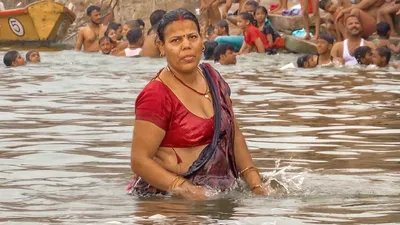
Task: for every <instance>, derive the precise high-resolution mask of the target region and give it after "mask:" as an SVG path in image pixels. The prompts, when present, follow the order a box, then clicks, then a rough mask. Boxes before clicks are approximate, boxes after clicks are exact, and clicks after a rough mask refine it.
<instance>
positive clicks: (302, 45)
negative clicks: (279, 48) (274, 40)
mask: <svg viewBox="0 0 400 225" xmlns="http://www.w3.org/2000/svg"><path fill="white" fill-rule="evenodd" d="M285 48H286V49H287V50H289V51H290V52H293V53H303V54H317V53H318V52H317V45H316V43H315V42H314V41H311V40H304V39H303V38H299V37H295V36H292V35H286V39H285Z"/></svg>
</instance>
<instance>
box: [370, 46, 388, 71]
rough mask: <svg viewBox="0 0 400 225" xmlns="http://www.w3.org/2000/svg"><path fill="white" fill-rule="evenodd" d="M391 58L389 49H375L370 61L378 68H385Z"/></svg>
mask: <svg viewBox="0 0 400 225" xmlns="http://www.w3.org/2000/svg"><path fill="white" fill-rule="evenodd" d="M391 56H392V53H391V52H390V49H388V48H386V47H381V48H377V49H375V50H374V51H373V57H372V61H373V62H374V64H375V65H376V66H378V67H387V66H388V65H389V61H390V58H391Z"/></svg>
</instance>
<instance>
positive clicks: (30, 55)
mask: <svg viewBox="0 0 400 225" xmlns="http://www.w3.org/2000/svg"><path fill="white" fill-rule="evenodd" d="M25 59H26V61H27V62H31V63H39V62H40V54H39V52H38V51H36V50H31V51H29V52H27V53H26V56H25Z"/></svg>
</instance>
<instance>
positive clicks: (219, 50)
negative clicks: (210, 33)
mask: <svg viewBox="0 0 400 225" xmlns="http://www.w3.org/2000/svg"><path fill="white" fill-rule="evenodd" d="M214 61H215V62H217V63H219V64H221V65H235V64H236V53H235V47H233V45H231V44H225V43H224V44H220V45H218V47H216V48H215V51H214Z"/></svg>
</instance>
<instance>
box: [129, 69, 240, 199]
mask: <svg viewBox="0 0 400 225" xmlns="http://www.w3.org/2000/svg"><path fill="white" fill-rule="evenodd" d="M200 68H201V70H202V72H203V74H204V76H205V78H206V80H207V83H208V86H209V88H210V91H211V93H212V95H213V107H214V136H213V139H212V142H211V143H210V144H208V145H207V146H206V147H205V148H204V149H203V151H202V152H201V153H200V155H199V158H198V159H197V160H196V161H195V162H193V164H192V165H191V166H190V168H189V170H188V171H187V172H186V173H185V174H183V177H184V178H185V179H187V180H189V181H190V182H192V183H193V184H194V185H200V186H208V187H210V188H213V189H217V190H227V189H230V188H231V187H233V186H234V185H235V184H236V179H237V178H238V172H237V169H236V166H235V155H234V137H235V122H234V114H233V109H232V104H231V100H230V97H229V96H230V88H229V86H228V84H227V83H226V82H225V81H224V80H223V78H222V77H221V75H220V74H219V73H218V72H217V71H215V70H214V69H213V68H212V67H211V65H209V64H207V63H203V64H201V65H200ZM127 191H128V192H129V193H130V194H137V195H152V194H166V192H165V191H162V190H159V189H157V188H155V187H152V186H151V185H150V184H148V183H147V182H146V181H144V180H143V179H142V178H141V177H139V176H137V175H135V176H134V179H133V181H132V182H131V183H130V185H129V186H128V188H127Z"/></svg>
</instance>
